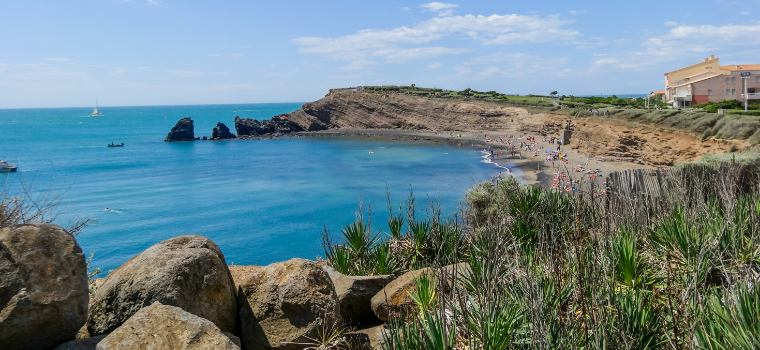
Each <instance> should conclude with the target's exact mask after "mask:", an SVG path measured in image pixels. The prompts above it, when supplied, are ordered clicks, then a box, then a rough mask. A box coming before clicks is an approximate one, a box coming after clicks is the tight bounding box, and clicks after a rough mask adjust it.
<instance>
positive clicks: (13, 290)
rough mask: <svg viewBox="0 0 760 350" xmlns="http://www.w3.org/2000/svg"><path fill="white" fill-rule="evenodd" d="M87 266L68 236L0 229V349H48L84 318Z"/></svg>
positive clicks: (57, 230)
mask: <svg viewBox="0 0 760 350" xmlns="http://www.w3.org/2000/svg"><path fill="white" fill-rule="evenodd" d="M88 300H89V296H88V289H87V263H86V262H85V256H84V253H83V252H82V249H81V248H80V247H79V244H77V242H76V240H75V239H74V237H73V236H72V235H71V234H69V233H68V232H66V230H64V229H63V228H61V227H58V226H53V225H48V224H39V225H20V226H14V227H6V228H3V229H0V349H14V350H15V349H21V350H23V349H52V348H54V347H56V346H57V345H59V344H61V343H64V342H67V341H69V340H73V339H74V338H75V337H76V335H77V332H78V331H79V329H80V328H81V327H82V325H83V324H84V322H85V320H86V317H87V302H88Z"/></svg>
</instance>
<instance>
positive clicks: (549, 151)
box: [546, 149, 554, 153]
mask: <svg viewBox="0 0 760 350" xmlns="http://www.w3.org/2000/svg"><path fill="white" fill-rule="evenodd" d="M551 152H554V150H553V149H549V150H546V153H551Z"/></svg>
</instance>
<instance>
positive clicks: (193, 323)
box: [96, 303, 240, 350]
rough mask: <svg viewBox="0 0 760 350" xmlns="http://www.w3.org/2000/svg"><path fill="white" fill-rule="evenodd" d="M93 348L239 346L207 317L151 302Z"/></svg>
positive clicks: (235, 348) (148, 349) (152, 349)
mask: <svg viewBox="0 0 760 350" xmlns="http://www.w3.org/2000/svg"><path fill="white" fill-rule="evenodd" d="M96 349H97V350H121V349H140V350H165V349H172V350H201V349H214V350H216V349H220V350H222V349H223V350H240V347H239V346H237V345H235V343H234V342H233V340H232V339H230V338H228V337H227V336H226V335H225V334H224V333H223V332H222V331H221V330H220V329H219V328H218V327H217V326H215V325H214V324H213V323H212V322H211V321H209V320H206V319H204V318H202V317H198V316H196V315H193V314H191V313H189V312H187V311H185V310H182V309H180V308H178V307H174V306H168V305H161V304H160V303H155V304H153V305H150V306H148V307H145V308H143V309H141V310H140V311H138V312H137V313H135V314H134V315H132V317H130V318H129V319H128V320H127V322H124V324H123V325H121V327H119V328H117V329H115V330H114V331H113V332H112V333H111V334H109V335H108V336H106V337H105V338H104V339H103V340H102V341H100V343H98V345H97V348H96Z"/></svg>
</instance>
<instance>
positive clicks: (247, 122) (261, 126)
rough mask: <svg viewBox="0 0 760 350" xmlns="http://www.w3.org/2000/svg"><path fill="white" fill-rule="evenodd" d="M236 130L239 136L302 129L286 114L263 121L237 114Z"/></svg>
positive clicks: (284, 132)
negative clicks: (241, 116)
mask: <svg viewBox="0 0 760 350" xmlns="http://www.w3.org/2000/svg"><path fill="white" fill-rule="evenodd" d="M235 130H236V131H237V134H238V136H240V137H242V136H261V135H269V134H287V133H290V132H293V131H301V130H302V129H301V128H300V127H299V126H298V125H296V124H293V123H291V122H290V121H289V120H288V119H287V118H286V117H284V116H275V117H272V119H270V120H262V121H261V122H259V121H258V120H256V119H250V118H240V117H238V116H235Z"/></svg>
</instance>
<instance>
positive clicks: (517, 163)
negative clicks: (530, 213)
mask: <svg viewBox="0 0 760 350" xmlns="http://www.w3.org/2000/svg"><path fill="white" fill-rule="evenodd" d="M451 134H453V135H454V137H451V136H450V135H451ZM457 135H460V136H457ZM293 136H297V137H373V138H379V139H381V140H386V141H389V142H397V141H402V142H434V143H442V144H444V145H456V146H458V147H467V148H471V149H474V150H480V151H483V150H485V149H487V148H489V147H490V148H491V150H493V151H494V153H495V155H494V157H493V160H492V161H491V162H492V163H493V164H494V165H495V166H496V167H500V168H503V169H506V170H507V171H508V172H509V173H508V174H503V175H502V177H506V176H508V175H509V174H512V175H513V176H515V177H516V178H517V179H518V180H522V181H521V182H522V183H523V184H526V185H532V184H539V185H541V186H542V187H545V188H551V187H562V186H567V185H566V183H568V181H569V183H570V184H571V186H572V184H581V186H584V183H591V182H597V181H596V179H606V177H607V175H608V174H609V173H611V172H614V171H623V170H629V169H637V168H646V167H645V166H644V165H641V164H636V163H629V162H619V161H615V162H609V161H600V160H597V159H595V157H594V156H593V155H587V154H582V153H580V152H578V151H577V150H575V149H572V148H571V147H570V146H569V145H566V146H563V148H562V149H561V151H562V152H561V153H562V155H563V158H564V155H567V158H566V159H567V163H564V162H562V161H559V160H555V161H553V162H552V161H547V160H545V159H544V156H545V151H546V150H549V149H553V148H554V147H555V145H553V144H550V143H549V142H547V140H545V139H544V137H543V136H540V135H531V134H530V133H527V132H518V131H513V130H500V131H468V132H461V131H440V132H437V131H429V130H389V129H333V130H320V131H302V132H296V133H294V134H292V135H290V136H281V137H293ZM510 136H511V137H510ZM531 136H533V137H534V138H535V142H531V144H532V145H533V147H532V149H534V150H535V152H536V153H535V154H537V155H536V156H533V154H532V153H529V152H526V151H524V150H523V151H521V152H519V153H518V154H519V155H516V156H510V155H506V150H504V149H503V148H506V147H508V145H509V143H508V141H511V142H512V144H513V145H519V143H520V142H527V141H526V138H528V137H531ZM505 137H506V140H505ZM500 139H501V140H502V141H500ZM521 140H522V141H521ZM550 147H551V148H550ZM515 148H516V147H515ZM501 152H504V154H502V153H501ZM552 163H554V164H553V165H552ZM563 163H564V164H563ZM580 164H584V168H583V169H584V171H583V172H580V171H577V170H578V168H577V166H578V165H580ZM586 164H587V165H586ZM513 169H517V170H518V171H516V172H514V173H513V172H512V170H513ZM586 170H591V171H596V170H598V171H599V172H594V173H593V174H590V173H587V172H586ZM592 175H593V177H592ZM562 180H568V181H562Z"/></svg>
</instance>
